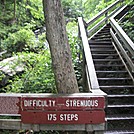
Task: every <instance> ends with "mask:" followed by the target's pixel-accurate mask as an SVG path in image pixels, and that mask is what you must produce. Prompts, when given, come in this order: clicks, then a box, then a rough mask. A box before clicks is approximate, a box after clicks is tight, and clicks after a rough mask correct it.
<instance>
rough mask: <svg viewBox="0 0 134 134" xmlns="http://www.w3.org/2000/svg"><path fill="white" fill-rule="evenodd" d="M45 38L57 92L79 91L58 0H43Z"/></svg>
mask: <svg viewBox="0 0 134 134" xmlns="http://www.w3.org/2000/svg"><path fill="white" fill-rule="evenodd" d="M43 5H44V11H45V22H46V31H47V33H46V34H47V40H48V43H49V46H50V51H51V57H52V65H53V71H54V75H55V81H56V86H57V90H58V92H59V93H76V92H79V90H78V84H77V80H76V76H75V72H74V68H73V65H72V56H71V51H70V46H69V43H68V38H67V32H66V28H65V20H64V16H63V9H62V6H61V2H60V0H43Z"/></svg>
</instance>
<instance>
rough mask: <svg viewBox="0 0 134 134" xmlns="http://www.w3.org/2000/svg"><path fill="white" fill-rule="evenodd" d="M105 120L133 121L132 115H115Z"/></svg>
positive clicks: (133, 116)
mask: <svg viewBox="0 0 134 134" xmlns="http://www.w3.org/2000/svg"><path fill="white" fill-rule="evenodd" d="M106 120H110V121H112V120H134V115H122V116H121V115H116V116H108V117H106Z"/></svg>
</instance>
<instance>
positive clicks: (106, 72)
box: [96, 71, 127, 73]
mask: <svg viewBox="0 0 134 134" xmlns="http://www.w3.org/2000/svg"><path fill="white" fill-rule="evenodd" d="M96 73H127V71H96Z"/></svg>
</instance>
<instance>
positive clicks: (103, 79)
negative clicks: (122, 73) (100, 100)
mask: <svg viewBox="0 0 134 134" xmlns="http://www.w3.org/2000/svg"><path fill="white" fill-rule="evenodd" d="M98 80H117V81H118V80H131V78H115V77H114V78H98Z"/></svg>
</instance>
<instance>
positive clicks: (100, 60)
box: [93, 59, 121, 62]
mask: <svg viewBox="0 0 134 134" xmlns="http://www.w3.org/2000/svg"><path fill="white" fill-rule="evenodd" d="M93 60H94V61H95V62H103V61H108V62H109V61H121V60H120V59H93Z"/></svg>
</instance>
